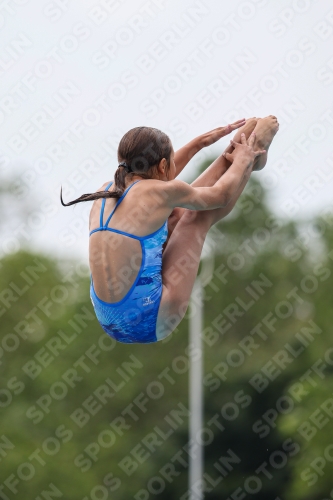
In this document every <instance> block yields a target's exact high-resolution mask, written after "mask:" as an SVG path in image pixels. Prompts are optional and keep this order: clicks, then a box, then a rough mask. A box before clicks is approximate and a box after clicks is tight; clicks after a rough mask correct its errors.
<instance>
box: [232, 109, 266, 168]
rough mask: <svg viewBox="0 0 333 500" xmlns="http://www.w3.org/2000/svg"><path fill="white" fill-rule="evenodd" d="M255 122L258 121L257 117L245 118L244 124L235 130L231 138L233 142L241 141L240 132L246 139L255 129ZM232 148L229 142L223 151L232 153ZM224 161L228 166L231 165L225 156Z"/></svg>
mask: <svg viewBox="0 0 333 500" xmlns="http://www.w3.org/2000/svg"><path fill="white" fill-rule="evenodd" d="M257 122H258V118H248V119H247V120H246V123H245V125H243V127H241V128H240V129H238V130H237V132H236V134H235V136H234V138H233V140H234V141H235V142H241V134H245V137H246V139H248V138H249V137H250V135H251V134H252V132H253V130H254V129H255V127H256V125H257ZM234 149H235V148H234V147H233V146H231V144H230V145H229V146H228V147H227V148H226V150H225V153H232V152H233V150H234ZM225 161H226V162H227V163H228V165H229V166H230V165H231V163H230V161H228V160H227V159H226V158H225Z"/></svg>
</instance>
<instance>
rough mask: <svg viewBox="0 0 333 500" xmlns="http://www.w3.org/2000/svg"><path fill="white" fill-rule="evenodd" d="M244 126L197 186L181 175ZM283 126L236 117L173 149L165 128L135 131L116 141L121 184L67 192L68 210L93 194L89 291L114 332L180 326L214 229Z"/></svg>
mask: <svg viewBox="0 0 333 500" xmlns="http://www.w3.org/2000/svg"><path fill="white" fill-rule="evenodd" d="M239 127H242V128H240V130H238V131H237V133H236V135H235V137H234V139H233V140H232V141H230V145H229V147H228V148H227V149H226V151H225V152H224V153H223V154H222V155H221V156H219V157H218V158H217V159H216V160H215V161H214V162H213V163H212V164H211V165H210V166H209V167H208V168H207V169H206V170H205V171H204V172H203V173H202V174H201V175H200V176H199V177H198V178H197V179H196V180H195V181H194V182H192V184H191V185H189V184H187V183H186V182H183V181H180V180H177V179H176V177H177V176H178V174H179V173H180V172H181V171H182V169H183V168H184V167H185V165H186V164H187V163H188V162H189V160H190V159H191V158H192V157H193V156H194V155H195V154H196V153H197V152H198V151H199V150H200V149H202V148H203V147H206V146H208V145H211V144H213V143H214V142H216V141H217V140H218V139H220V138H221V137H223V136H225V135H227V134H229V133H230V132H232V131H233V130H235V129H237V128H239ZM278 128H279V125H278V122H277V119H276V117H275V116H272V115H271V116H268V117H267V118H262V119H256V118H251V119H249V120H247V121H245V120H238V121H237V122H235V123H234V124H232V125H228V126H227V127H220V128H218V129H215V130H213V131H211V132H208V133H207V134H203V135H201V136H199V137H197V138H196V139H194V140H193V141H191V142H190V143H188V144H187V145H185V146H184V147H183V148H181V149H180V150H178V151H177V152H174V151H173V148H172V144H171V141H170V139H169V137H168V136H167V135H166V134H164V133H163V132H161V131H160V130H157V129H154V128H150V127H137V128H134V129H132V130H130V131H129V132H127V133H126V134H125V135H124V137H123V138H122V139H121V141H120V143H119V147H118V161H119V166H118V169H117V170H116V173H115V177H114V182H112V181H111V182H107V183H105V184H104V185H103V186H102V187H101V188H100V190H98V191H97V192H95V193H93V194H85V195H82V196H81V197H80V198H78V199H77V200H74V201H72V202H70V203H67V204H65V203H64V202H63V199H62V193H60V199H61V203H62V204H63V205H64V206H68V205H73V204H75V203H78V202H81V201H91V200H96V201H94V203H93V206H92V209H91V212H90V224H89V225H90V245H89V263H90V270H91V284H90V297H91V301H92V304H93V306H94V309H95V312H96V316H97V318H98V320H99V322H100V324H101V326H102V328H103V329H104V330H105V331H106V332H107V333H108V334H109V335H110V336H111V337H113V338H115V339H116V340H118V341H119V342H124V343H133V342H137V343H151V342H156V341H158V340H162V339H164V338H165V337H166V336H168V335H169V334H170V333H171V332H172V331H173V330H174V329H175V328H176V327H177V325H178V324H179V323H180V321H181V319H182V318H183V317H184V315H185V312H186V310H187V307H188V303H189V299H190V295H191V291H192V288H193V285H194V281H195V278H196V275H197V271H198V267H199V262H200V255H201V251H202V247H203V244H204V241H205V237H206V235H207V233H208V231H209V229H210V228H211V226H212V225H213V224H215V223H216V222H218V221H219V220H221V219H222V218H223V217H225V216H226V215H227V214H228V213H229V212H230V211H231V210H232V208H233V207H234V205H235V203H236V201H237V199H238V198H239V196H240V194H241V193H242V191H243V189H244V187H245V185H246V183H247V182H248V180H249V178H250V174H251V172H252V171H254V170H260V169H261V168H263V167H264V166H265V164H266V161H267V149H268V147H269V146H270V144H271V142H272V140H273V137H274V135H275V134H276V132H277V130H278ZM142 181H143V182H142ZM129 190H131V191H130V193H129Z"/></svg>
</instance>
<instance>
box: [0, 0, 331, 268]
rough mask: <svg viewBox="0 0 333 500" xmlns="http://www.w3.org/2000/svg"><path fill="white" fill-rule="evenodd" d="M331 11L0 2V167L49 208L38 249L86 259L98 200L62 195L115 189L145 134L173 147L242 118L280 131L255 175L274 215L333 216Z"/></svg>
mask: <svg viewBox="0 0 333 500" xmlns="http://www.w3.org/2000/svg"><path fill="white" fill-rule="evenodd" d="M330 3H331V2H329V1H328V0H321V1H317V2H315V1H314V0H312V1H310V0H294V1H291V0H282V1H281V0H279V1H278V2H277V1H274V2H272V1H268V0H250V1H242V0H241V1H239V0H237V1H235V2H229V1H226V0H182V1H181V2H180V1H176V0H144V1H142V0H127V1H126V0H124V1H116V0H104V1H96V0H53V1H51V2H48V1H43V2H33V1H32V0H28V1H26V0H7V2H2V4H1V7H0V9H1V10H0V28H1V34H2V37H1V55H0V78H1V94H0V126H1V145H0V162H1V169H2V173H3V175H4V176H5V177H6V176H8V175H9V174H13V173H17V174H18V175H19V176H20V182H21V183H22V188H24V189H23V194H22V195H21V198H22V199H23V201H24V199H25V200H28V199H30V200H32V201H36V202H38V203H39V206H40V208H39V209H38V212H36V213H35V214H34V216H33V217H31V218H30V219H29V220H28V222H27V226H26V230H27V231H28V233H29V239H30V241H29V243H30V245H31V246H32V247H33V248H35V249H39V250H41V251H46V252H50V253H53V254H55V255H57V256H67V255H72V256H77V257H79V258H81V259H87V256H88V212H89V210H90V208H91V203H86V204H81V205H78V206H77V207H75V208H74V207H69V208H64V207H62V206H61V205H60V203H59V190H60V185H61V184H62V185H63V189H64V199H65V200H70V199H73V198H76V197H78V196H80V195H81V194H83V193H89V192H93V191H95V190H96V189H97V188H99V187H100V185H101V184H102V183H104V182H106V181H108V180H112V179H113V175H114V171H115V169H116V167H117V157H116V149H117V145H118V142H119V139H120V138H121V136H122V135H123V134H124V133H125V132H126V131H127V130H129V129H130V128H133V127H135V126H139V125H147V126H153V127H157V128H160V129H161V130H163V131H165V132H166V133H167V134H169V135H170V137H171V139H172V141H173V144H174V148H175V149H177V148H179V147H181V146H182V145H183V144H184V143H186V142H188V141H189V140H191V139H193V138H194V137H195V136H197V135H199V134H201V133H204V132H206V131H208V130H211V129H213V128H215V127H217V126H222V125H226V124H228V123H229V122H232V121H234V120H236V119H239V118H243V117H251V116H258V117H261V116H266V115H269V114H274V115H276V116H277V117H278V119H279V122H280V131H279V133H278V135H277V136H276V138H275V140H274V142H273V144H272V147H271V148H270V150H269V162H268V164H267V166H266V168H265V170H263V171H262V172H259V173H257V174H254V175H256V176H257V177H258V178H259V177H260V178H261V180H262V182H263V184H264V185H265V186H266V187H267V189H268V190H269V200H270V203H271V206H272V208H273V209H274V211H276V212H277V213H278V214H280V215H283V216H284V217H313V216H314V215H315V214H317V213H319V212H321V211H322V210H324V209H331V208H332V201H331V198H332V183H333V151H332V138H333V98H332V90H333V50H332V47H333V43H332V42H333V8H332V5H331V6H330ZM229 138H230V137H227V138H224V139H222V140H221V141H220V142H219V143H217V144H216V145H215V146H212V147H211V148H209V149H208V150H204V151H203V152H202V153H201V154H200V155H198V158H197V159H196V161H192V162H191V163H190V164H189V165H188V166H187V167H186V168H185V169H184V171H183V172H182V174H181V177H180V178H181V179H184V180H186V179H188V178H190V177H192V172H193V171H195V169H196V166H197V165H198V163H199V162H200V161H202V159H204V158H206V157H207V156H209V155H217V154H219V153H220V152H221V151H222V150H223V149H224V147H225V146H226V144H227V143H228V141H229ZM38 214H39V215H38ZM6 230H7V232H6V235H5V241H7V240H6V238H7V237H9V236H8V235H9V234H10V233H9V232H8V231H11V232H12V231H13V228H12V227H11V228H9V227H7V229H6ZM3 241H4V240H3ZM14 246H15V243H13V248H14ZM9 248H10V245H9V243H8V242H7V246H6V247H5V251H6V249H7V251H8V249H9ZM2 251H4V248H2Z"/></svg>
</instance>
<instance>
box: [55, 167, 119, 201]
mask: <svg viewBox="0 0 333 500" xmlns="http://www.w3.org/2000/svg"><path fill="white" fill-rule="evenodd" d="M125 178H126V171H125V168H124V167H118V168H117V170H116V173H115V175H114V190H113V191H96V192H95V193H91V194H83V195H82V196H80V197H79V198H77V199H76V200H73V201H70V202H69V203H64V200H63V198H62V187H61V188H60V202H61V204H62V205H63V206H64V207H69V206H70V205H75V204H76V203H80V202H81V201H94V200H98V199H99V198H117V199H119V198H120V197H121V196H122V194H123V193H124V191H125Z"/></svg>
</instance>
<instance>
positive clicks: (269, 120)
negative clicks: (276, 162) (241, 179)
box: [252, 115, 279, 170]
mask: <svg viewBox="0 0 333 500" xmlns="http://www.w3.org/2000/svg"><path fill="white" fill-rule="evenodd" d="M278 130H279V122H278V121H277V118H276V116H273V115H269V116H266V117H265V118H259V119H258V121H257V125H256V126H255V129H254V130H253V132H255V134H256V140H255V143H254V150H255V151H258V150H260V149H265V150H266V153H264V154H262V155H260V156H258V158H256V160H255V162H254V165H253V169H252V170H262V169H263V168H264V166H265V165H266V163H267V151H268V148H269V146H270V145H271V143H272V140H273V139H274V136H275V134H276V132H277V131H278Z"/></svg>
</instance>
